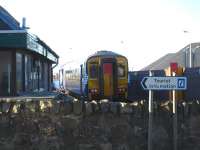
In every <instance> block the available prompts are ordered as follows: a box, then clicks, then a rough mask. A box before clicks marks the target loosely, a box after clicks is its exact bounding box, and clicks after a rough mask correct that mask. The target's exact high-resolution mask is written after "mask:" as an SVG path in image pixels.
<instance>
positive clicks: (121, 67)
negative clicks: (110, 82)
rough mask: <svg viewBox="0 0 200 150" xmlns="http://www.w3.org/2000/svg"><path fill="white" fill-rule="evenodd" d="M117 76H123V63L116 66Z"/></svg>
mask: <svg viewBox="0 0 200 150" xmlns="http://www.w3.org/2000/svg"><path fill="white" fill-rule="evenodd" d="M117 72H118V77H121V78H123V77H125V65H123V64H119V65H118V67H117Z"/></svg>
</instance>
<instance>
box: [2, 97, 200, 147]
mask: <svg viewBox="0 0 200 150" xmlns="http://www.w3.org/2000/svg"><path fill="white" fill-rule="evenodd" d="M171 112H172V104H171V103H170V102H169V101H166V102H165V103H164V102H163V103H154V113H153V117H154V118H153V149H155V150H160V149H162V150H168V149H172V145H173V130H172V129H173V127H172V124H173V119H172V117H173V114H172V113H171ZM199 129H200V105H199V103H198V101H195V102H193V103H179V104H178V140H177V143H178V149H183V150H186V149H200V144H199V138H200V130H199ZM147 137H148V103H147V101H145V100H141V101H137V102H134V103H121V102H109V101H107V100H101V101H99V102H97V101H92V102H83V101H78V100H76V99H72V98H71V99H68V100H67V101H55V100H53V99H50V100H49V99H34V100H33V99H28V100H27V99H25V100H20V99H19V100H17V99H16V100H13V99H12V100H9V99H7V100H1V101H0V150H146V149H147V142H148V141H147V140H148V139H147Z"/></svg>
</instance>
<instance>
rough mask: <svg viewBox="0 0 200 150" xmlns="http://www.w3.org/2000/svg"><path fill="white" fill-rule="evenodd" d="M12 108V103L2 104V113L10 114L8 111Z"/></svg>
mask: <svg viewBox="0 0 200 150" xmlns="http://www.w3.org/2000/svg"><path fill="white" fill-rule="evenodd" d="M10 106H11V103H8V102H4V103H2V112H3V113H8V111H9V110H10Z"/></svg>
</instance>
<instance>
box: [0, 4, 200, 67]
mask: <svg viewBox="0 0 200 150" xmlns="http://www.w3.org/2000/svg"><path fill="white" fill-rule="evenodd" d="M0 5H1V6H3V7H4V8H5V9H6V10H7V11H8V12H9V13H10V14H11V15H12V16H13V17H15V18H16V19H17V20H18V21H19V22H22V21H21V20H22V17H26V21H27V26H28V27H30V29H29V32H31V33H33V34H36V35H37V36H39V37H40V39H42V40H43V41H45V42H46V43H47V44H48V45H49V46H50V47H51V48H52V49H53V50H54V51H55V52H56V53H57V54H58V55H59V56H60V60H59V61H60V63H59V67H60V66H63V65H65V66H66V67H72V68H73V65H74V64H76V65H80V64H81V63H83V62H84V61H85V59H86V58H87V57H88V56H89V55H91V54H93V53H94V52H96V51H98V50H111V51H114V52H117V53H119V54H122V55H124V56H126V57H127V58H128V61H129V69H130V70H135V71H136V70H140V69H142V68H143V67H145V66H147V65H149V64H150V63H152V62H154V61H155V60H157V59H159V58H160V57H162V56H163V55H165V54H167V53H174V52H177V51H178V50H180V49H181V48H183V47H185V46H186V45H187V44H189V43H190V42H200V1H199V0H0ZM184 31H188V32H187V33H184Z"/></svg>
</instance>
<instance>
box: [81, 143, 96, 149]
mask: <svg viewBox="0 0 200 150" xmlns="http://www.w3.org/2000/svg"><path fill="white" fill-rule="evenodd" d="M78 150H98V149H97V146H96V145H94V144H79V145H78Z"/></svg>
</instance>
